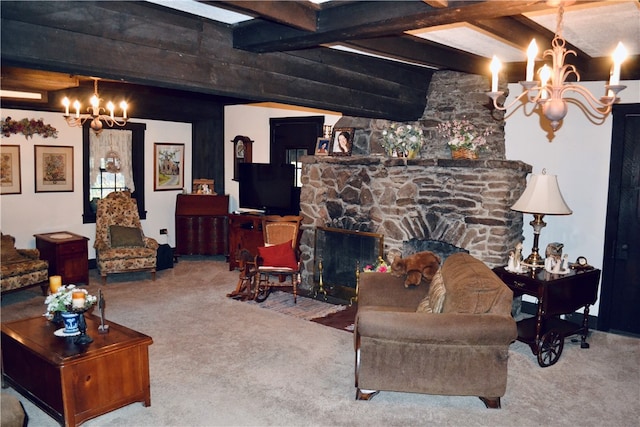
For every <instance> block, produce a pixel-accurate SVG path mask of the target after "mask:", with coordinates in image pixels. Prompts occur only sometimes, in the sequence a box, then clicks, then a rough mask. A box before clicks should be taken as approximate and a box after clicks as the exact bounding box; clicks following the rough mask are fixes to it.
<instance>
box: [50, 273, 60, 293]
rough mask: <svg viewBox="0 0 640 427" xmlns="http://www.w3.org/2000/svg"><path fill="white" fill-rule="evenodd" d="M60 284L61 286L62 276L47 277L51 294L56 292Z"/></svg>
mask: <svg viewBox="0 0 640 427" xmlns="http://www.w3.org/2000/svg"><path fill="white" fill-rule="evenodd" d="M60 286H62V276H51V277H49V291H51V293H52V294H55V293H56V292H58V289H60Z"/></svg>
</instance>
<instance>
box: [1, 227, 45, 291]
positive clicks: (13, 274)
mask: <svg viewBox="0 0 640 427" xmlns="http://www.w3.org/2000/svg"><path fill="white" fill-rule="evenodd" d="M0 237H1V238H2V242H0V251H1V252H2V254H1V255H2V259H1V260H0V266H1V269H2V271H1V273H0V284H1V286H2V288H1V289H2V293H4V292H8V291H13V290H17V289H22V288H27V287H30V286H35V285H40V288H41V289H42V295H45V294H46V291H47V288H48V287H49V283H48V282H47V281H48V279H49V263H48V262H47V261H45V260H41V259H40V251H39V250H38V249H16V247H15V240H16V239H15V238H14V237H13V236H10V235H8V234H1V233H0Z"/></svg>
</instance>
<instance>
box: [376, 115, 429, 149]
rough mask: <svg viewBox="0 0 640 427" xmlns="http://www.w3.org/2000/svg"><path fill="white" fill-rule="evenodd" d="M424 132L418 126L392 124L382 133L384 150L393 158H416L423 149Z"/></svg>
mask: <svg viewBox="0 0 640 427" xmlns="http://www.w3.org/2000/svg"><path fill="white" fill-rule="evenodd" d="M423 135H424V132H423V130H422V128H420V127H419V126H417V125H412V124H408V123H391V125H390V126H389V127H388V128H387V129H384V130H383V131H382V142H381V143H380V145H382V148H384V149H385V151H386V153H387V154H388V155H389V156H392V157H415V156H416V155H417V154H418V152H419V151H420V148H421V147H422V142H423V141H422V138H423Z"/></svg>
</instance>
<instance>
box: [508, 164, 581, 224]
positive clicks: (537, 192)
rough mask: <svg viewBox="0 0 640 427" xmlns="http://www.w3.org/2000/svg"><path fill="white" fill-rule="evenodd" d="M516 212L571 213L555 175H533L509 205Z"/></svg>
mask: <svg viewBox="0 0 640 427" xmlns="http://www.w3.org/2000/svg"><path fill="white" fill-rule="evenodd" d="M511 209H513V210H514V211H518V212H525V213H532V214H536V213H537V214H545V215H570V214H571V213H572V211H571V209H570V208H569V206H567V203H566V202H565V201H564V198H563V197H562V194H561V193H560V187H559V186H558V178H557V177H556V175H545V174H543V175H533V176H531V180H530V181H529V184H528V185H527V188H526V189H525V190H524V193H522V196H520V198H519V199H518V201H517V202H516V203H515V204H514V205H513V206H511Z"/></svg>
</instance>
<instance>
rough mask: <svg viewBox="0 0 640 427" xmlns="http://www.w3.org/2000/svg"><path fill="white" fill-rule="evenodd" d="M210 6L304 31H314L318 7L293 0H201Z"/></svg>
mask: <svg viewBox="0 0 640 427" xmlns="http://www.w3.org/2000/svg"><path fill="white" fill-rule="evenodd" d="M201 3H206V4H209V5H211V6H216V7H222V8H225V9H230V10H233V11H235V12H239V13H244V14H246V15H250V16H254V17H261V18H262V19H266V20H269V21H273V22H277V23H280V24H285V25H287V26H290V27H293V28H297V29H299V30H304V31H315V30H316V27H317V20H318V16H317V12H318V7H317V6H316V5H315V4H314V3H305V2H294V1H250V0H241V1H203V2H201Z"/></svg>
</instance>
